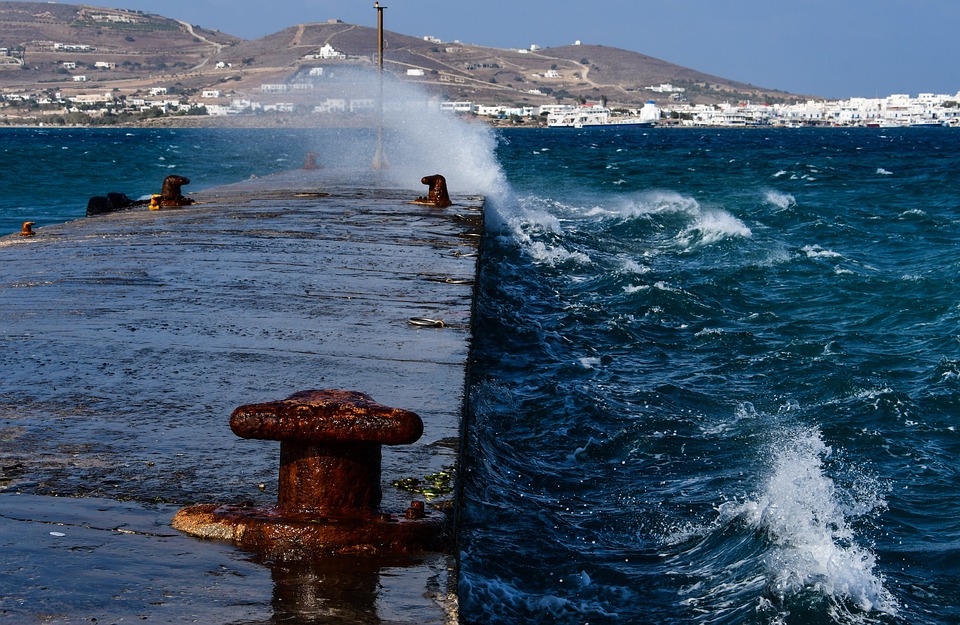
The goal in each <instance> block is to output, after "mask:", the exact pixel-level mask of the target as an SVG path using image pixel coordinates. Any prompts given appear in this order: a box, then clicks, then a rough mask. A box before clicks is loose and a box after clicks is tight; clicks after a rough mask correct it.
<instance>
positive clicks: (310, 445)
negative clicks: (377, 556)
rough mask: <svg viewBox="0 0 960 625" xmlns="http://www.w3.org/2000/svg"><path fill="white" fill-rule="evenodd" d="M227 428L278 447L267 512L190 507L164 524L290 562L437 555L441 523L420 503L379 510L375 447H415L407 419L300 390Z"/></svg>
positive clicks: (413, 421) (244, 413)
mask: <svg viewBox="0 0 960 625" xmlns="http://www.w3.org/2000/svg"><path fill="white" fill-rule="evenodd" d="M230 428H231V429H232V430H233V432H234V433H235V434H237V435H238V436H240V437H242V438H253V439H266V440H278V441H280V476H279V483H278V488H277V505H276V507H274V508H269V509H261V508H252V507H248V506H234V505H217V504H205V505H198V506H191V507H189V508H184V509H182V510H180V511H179V512H178V513H177V515H176V516H175V517H174V519H173V526H174V527H175V528H177V529H179V530H182V531H184V532H187V533H189V534H193V535H196V536H201V537H205V538H220V539H230V540H234V541H235V542H237V543H238V544H240V545H241V546H243V547H247V548H250V549H253V550H256V551H261V552H266V553H272V554H282V555H291V556H294V557H297V556H299V555H304V554H308V553H322V552H328V553H345V552H365V553H382V552H405V551H420V550H425V549H436V548H439V545H440V537H441V534H442V530H443V525H444V519H443V516H442V515H440V514H429V513H427V512H426V511H425V510H424V509H423V505H422V502H413V503H412V504H411V507H410V508H409V509H408V510H407V511H406V513H405V514H404V516H402V517H400V516H394V515H391V514H388V513H384V512H381V511H380V509H379V506H380V501H381V498H382V492H381V486H380V460H381V451H380V448H381V446H382V445H402V444H409V443H413V442H415V441H416V440H417V439H419V438H420V436H421V435H422V433H423V422H422V421H421V419H420V417H419V416H418V415H417V414H415V413H413V412H410V411H409V410H402V409H399V408H390V407H388V406H384V405H382V404H378V403H377V402H375V401H373V400H372V399H371V398H370V397H368V396H367V395H364V394H363V393H358V392H355V391H340V390H315V391H301V392H299V393H295V394H293V395H291V396H290V397H288V398H287V399H284V400H282V401H275V402H268V403H262V404H250V405H247V406H241V407H239V408H237V409H236V410H234V411H233V414H232V415H231V417H230ZM412 510H413V511H415V512H411V511H412Z"/></svg>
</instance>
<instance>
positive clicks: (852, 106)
mask: <svg viewBox="0 0 960 625" xmlns="http://www.w3.org/2000/svg"><path fill="white" fill-rule="evenodd" d="M289 89H290V86H289V85H285V84H263V85H262V87H261V94H262V95H263V96H264V97H263V98H257V97H256V94H254V95H253V96H246V97H229V98H225V94H224V93H223V92H222V91H220V90H217V89H206V90H202V91H201V92H200V93H199V94H196V95H193V94H191V95H186V94H178V93H175V92H173V93H172V92H171V89H170V88H168V87H163V86H155V87H149V88H147V89H145V90H143V91H135V92H133V93H130V94H121V93H117V92H116V91H112V90H111V91H102V92H98V91H94V90H91V92H89V93H77V94H75V95H65V94H63V93H61V92H59V91H48V90H44V91H41V92H29V91H27V92H19V93H9V92H8V93H2V94H0V125H8V126H11V125H16V126H35V125H46V126H84V125H117V124H134V125H135V124H137V123H142V122H144V121H146V120H154V119H173V120H176V119H182V118H185V117H192V118H197V117H205V118H207V119H208V121H209V122H211V123H215V122H216V121H217V120H220V121H222V122H226V121H228V120H235V121H239V120H246V121H253V119H259V120H260V121H264V122H267V121H268V120H269V117H270V116H271V115H278V116H285V117H286V118H287V119H289V118H290V117H295V118H302V119H303V121H311V120H312V121H313V122H315V123H316V124H318V125H327V123H331V124H332V123H337V119H338V118H339V119H342V118H343V117H344V116H353V117H358V116H364V115H370V114H372V113H373V112H374V110H375V108H376V100H375V98H372V97H353V98H347V97H325V98H323V99H322V100H320V101H317V102H314V103H311V104H303V103H302V102H294V101H285V100H284V99H282V98H278V97H277V96H278V95H283V94H285V93H288V90H289ZM656 89H661V90H668V89H670V86H669V85H660V86H657V87H656ZM653 95H654V93H653V92H651V96H653ZM666 100H667V101H666V102H664V103H660V102H658V99H655V98H653V97H651V99H650V100H649V101H648V102H647V104H646V105H645V106H644V107H642V108H630V109H628V108H620V107H617V106H616V105H611V104H609V103H607V102H575V103H566V104H565V103H559V104H544V105H540V106H514V105H511V104H501V103H483V102H471V101H451V100H444V99H441V98H437V97H433V98H426V99H423V100H421V101H419V102H404V103H402V104H401V103H396V102H394V103H387V106H388V107H389V106H391V105H392V106H394V107H396V108H400V107H402V108H404V109H411V108H412V109H420V110H436V111H442V112H447V113H449V114H451V115H459V116H467V117H471V118H476V119H478V120H480V121H488V122H490V123H493V124H495V125H501V126H502V125H512V126H521V127H522V126H528V127H538V126H543V127H564V126H568V127H582V126H603V125H613V124H618V125H628V124H630V123H631V122H636V123H638V124H639V125H643V126H647V127H650V126H676V127H689V126H713V127H753V126H763V127H803V126H843V127H873V128H876V127H880V128H894V127H941V126H942V127H960V93H957V94H954V95H949V94H932V93H921V94H919V95H917V96H911V95H909V94H894V95H890V96H887V97H882V98H850V99H846V100H807V101H804V102H795V103H787V104H783V103H774V104H767V103H752V102H749V101H739V102H725V103H718V104H692V103H687V102H676V101H671V100H670V99H669V98H666ZM564 120H566V121H564ZM577 120H581V121H579V122H578V121H577ZM195 121H196V122H197V125H202V122H201V120H199V119H195ZM324 122H327V123H324Z"/></svg>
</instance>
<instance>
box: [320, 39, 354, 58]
mask: <svg viewBox="0 0 960 625" xmlns="http://www.w3.org/2000/svg"><path fill="white" fill-rule="evenodd" d="M315 56H316V57H317V58H321V59H345V58H347V55H346V54H344V53H343V52H340V51H339V50H337V49H336V48H334V47H333V46H331V45H330V44H329V43H325V44H323V47H322V48H320V50H319V51H318V52H317V54H316V55H315Z"/></svg>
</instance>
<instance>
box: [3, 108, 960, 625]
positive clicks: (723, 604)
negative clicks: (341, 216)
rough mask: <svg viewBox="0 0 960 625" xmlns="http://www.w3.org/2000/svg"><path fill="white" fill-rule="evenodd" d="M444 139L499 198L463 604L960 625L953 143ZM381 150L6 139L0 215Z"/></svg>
mask: <svg viewBox="0 0 960 625" xmlns="http://www.w3.org/2000/svg"><path fill="white" fill-rule="evenodd" d="M345 134H346V135H347V136H346V137H345ZM395 134H397V133H394V131H393V130H390V129H388V131H387V135H388V142H389V141H400V142H407V143H409V141H408V140H407V139H402V138H399V139H398V137H397V136H395ZM425 134H427V135H428V136H427V137H426V138H422V140H423V141H436V142H439V144H431V143H427V144H425V147H423V148H420V149H418V151H420V152H421V156H423V157H424V158H426V161H425V164H424V166H423V167H424V168H426V167H429V168H430V169H423V174H424V175H426V174H430V173H434V172H435V171H436V172H439V173H444V174H448V175H447V178H448V183H449V184H450V190H451V194H453V195H454V196H455V195H456V194H457V193H458V192H471V193H474V192H480V193H483V194H485V195H486V197H487V206H486V211H487V215H486V216H487V232H486V235H485V237H484V240H483V243H482V257H481V262H480V272H479V279H478V284H477V303H476V312H475V336H474V339H473V355H472V359H471V363H470V374H469V382H468V398H469V411H468V416H467V418H466V421H465V423H464V433H465V434H464V435H465V443H466V444H465V445H464V452H463V455H462V464H461V467H460V473H459V479H460V486H461V490H460V494H459V500H460V511H461V514H460V518H459V553H458V561H459V566H460V571H459V580H460V581H459V611H460V619H461V622H463V623H465V624H468V625H474V624H475V625H496V624H511V625H512V624H519V623H562V624H568V623H569V624H584V625H585V624H601V623H644V624H645V623H650V624H681V623H683V624H735V623H736V624H741V623H743V624H769V625H781V624H783V625H786V624H798V625H799V624H820V623H822V624H844V625H846V624H860V623H884V624H886V623H889V624H894V623H897V624H899V623H903V624H907V623H909V624H917V625H920V624H934V623H938V624H939V623H960V487H958V485H960V475H958V472H960V433H958V431H957V428H958V426H960V131H957V130H954V129H946V128H944V129H937V128H932V129H920V128H903V129H867V128H799V129H772V128H769V129H765V128H751V129H722V128H721V129H718V128H646V129H641V128H585V129H527V128H508V129H497V130H494V129H491V128H489V127H487V126H485V125H483V124H477V123H468V122H457V123H456V124H455V125H454V126H451V128H450V129H446V130H443V131H442V132H439V131H438V132H436V133H435V134H431V133H425ZM334 138H337V140H338V141H340V142H341V144H345V145H348V146H350V149H347V150H341V151H339V152H337V151H335V150H333V149H331V148H329V145H328V144H329V143H330V142H331V141H332V140H333V139H334ZM344 138H346V139H347V140H346V141H345V142H344V141H343V139H344ZM372 140H373V135H372V134H371V132H370V131H369V130H367V131H364V130H350V131H339V130H336V129H315V130H297V129H169V128H167V129H80V128H68V129H52V128H22V129H3V130H0V159H2V161H0V162H2V174H0V181H2V184H3V192H2V193H0V233H3V234H7V233H14V232H18V231H19V229H20V226H21V224H22V222H23V221H26V220H30V221H34V222H35V223H36V225H35V226H34V228H35V229H37V228H43V227H44V226H47V225H50V224H54V223H61V222H66V221H71V220H75V219H84V218H85V217H84V213H85V207H86V203H87V199H88V198H89V197H91V196H96V195H105V194H106V193H108V192H123V193H126V194H127V195H128V196H130V197H131V198H134V199H138V198H143V197H148V196H149V194H150V193H156V192H158V186H159V183H160V181H161V180H162V178H163V177H164V176H166V175H167V174H168V173H177V174H180V175H185V176H187V177H188V178H190V179H191V185H190V186H189V187H184V189H183V191H184V193H185V194H188V195H189V193H190V192H191V191H197V190H202V189H204V188H209V187H214V186H219V185H223V184H229V183H231V182H236V181H239V180H243V179H245V178H249V177H251V176H265V175H269V174H270V173H273V172H277V171H282V170H285V169H291V168H294V167H299V166H300V165H301V164H302V162H303V160H304V155H305V154H306V153H307V152H308V151H313V150H315V151H317V153H318V154H319V155H320V157H319V158H320V160H321V162H325V163H326V165H327V166H342V165H345V164H347V161H349V158H350V155H352V154H353V155H355V154H358V153H363V154H365V155H369V154H370V153H371V152H370V151H369V150H368V149H367V148H368V147H369V144H370V142H371V141H372ZM441 144H442V145H441ZM358 146H362V147H363V149H358ZM452 146H453V147H456V149H458V150H460V152H456V153H455V154H454V155H453V156H451V155H450V153H449V152H448V151H449V150H450V149H453V147H452ZM387 154H388V155H389V154H390V150H389V149H388V150H387ZM431 156H432V157H434V159H433V160H430V157H431ZM364 158H366V156H365V157H364ZM416 182H417V181H414V183H416ZM414 186H416V185H414Z"/></svg>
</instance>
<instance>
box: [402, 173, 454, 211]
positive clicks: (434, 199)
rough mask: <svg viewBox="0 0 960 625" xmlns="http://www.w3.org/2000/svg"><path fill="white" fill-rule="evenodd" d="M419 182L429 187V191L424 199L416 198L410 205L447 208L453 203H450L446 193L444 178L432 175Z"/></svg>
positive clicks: (445, 180) (448, 195)
mask: <svg viewBox="0 0 960 625" xmlns="http://www.w3.org/2000/svg"><path fill="white" fill-rule="evenodd" d="M420 182H422V183H423V184H425V185H427V186H429V187H430V191H429V192H428V193H427V196H426V197H418V198H417V199H415V200H413V202H412V204H426V205H427V206H436V207H438V208H446V207H447V206H452V205H453V202H451V201H450V194H449V193H448V192H447V179H446V178H444V177H443V176H441V175H440V174H434V175H432V176H424V177H423V178H421V179H420Z"/></svg>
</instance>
